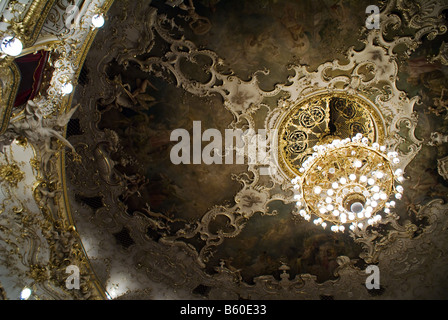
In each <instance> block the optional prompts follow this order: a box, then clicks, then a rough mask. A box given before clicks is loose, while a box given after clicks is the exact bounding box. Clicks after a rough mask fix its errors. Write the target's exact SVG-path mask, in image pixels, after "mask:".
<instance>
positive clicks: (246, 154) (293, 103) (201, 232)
mask: <svg viewBox="0 0 448 320" xmlns="http://www.w3.org/2000/svg"><path fill="white" fill-rule="evenodd" d="M37 2H38V1H36V3H37ZM33 3H34V2H33ZM369 5H372V3H368V2H366V1H350V0H344V1H317V2H316V1H300V2H297V1H288V0H279V1H261V0H259V1H258V0H257V1H233V0H231V1H208V0H207V1H205V0H198V1H193V0H188V1H182V0H179V1H170V0H168V1H166V2H165V1H127V0H116V1H99V0H95V1H84V2H79V3H77V2H76V1H75V2H74V3H72V2H70V1H55V2H54V4H53V5H52V6H51V7H50V8H46V7H42V10H44V9H45V8H46V9H45V10H48V11H46V12H47V13H48V12H49V14H48V17H47V18H46V20H45V22H42V24H41V29H40V33H39V34H40V35H39V36H38V37H37V39H38V40H37V42H36V43H35V44H34V45H33V46H34V47H33V48H32V49H29V48H28V49H27V48H25V51H26V50H36V48H38V49H43V50H45V51H46V52H48V61H47V63H46V65H45V67H44V70H43V75H42V80H41V82H40V89H39V93H38V94H37V95H36V96H35V97H34V98H33V100H29V101H28V102H27V103H25V104H21V105H18V106H14V107H11V112H10V114H9V116H8V117H7V118H5V119H6V120H5V121H7V122H5V123H7V126H6V127H5V128H6V129H5V131H4V133H3V134H2V135H1V136H0V141H1V142H0V144H1V146H2V150H3V152H2V154H1V155H2V158H1V161H2V163H1V167H0V168H2V169H1V170H0V178H1V179H0V183H1V186H2V194H3V197H2V202H1V203H2V205H1V207H0V209H1V210H2V211H1V213H0V217H1V218H2V219H1V220H0V223H1V226H2V227H1V228H0V237H1V239H5V243H7V248H6V247H5V249H4V250H3V249H2V251H1V254H0V257H1V258H0V259H1V261H2V264H3V265H4V266H3V267H2V269H1V273H0V285H1V287H0V288H3V289H2V292H6V293H5V294H2V296H5V297H6V298H8V299H15V298H16V297H19V296H20V292H21V290H23V288H24V287H26V288H30V289H31V291H32V294H31V297H38V298H40V299H50V298H51V299H241V298H242V299H322V297H325V298H328V299H397V298H399V299H400V298H405V299H421V298H425V299H426V298H436V299H440V298H443V297H444V294H445V292H446V289H447V287H448V279H447V278H446V275H445V272H444V271H446V266H445V265H444V262H443V257H444V256H445V254H446V253H447V251H448V248H447V243H448V241H447V240H448V239H447V236H448V234H447V232H446V225H447V216H446V213H447V207H446V203H445V201H446V200H447V199H446V194H447V189H448V183H447V181H446V179H447V178H446V177H447V176H448V174H447V172H448V171H447V169H446V167H447V165H446V164H447V163H448V160H446V158H447V153H448V149H447V143H446V142H447V139H446V136H447V135H448V132H447V129H446V127H447V123H446V122H447V117H446V99H447V95H448V93H447V92H446V90H445V88H446V84H447V74H448V73H447V68H448V64H447V59H446V41H447V40H446V34H447V23H448V18H447V17H448V5H447V4H446V3H445V2H443V1H438V0H433V1H421V2H418V4H417V3H414V2H412V3H411V2H406V1H399V0H390V1H381V2H379V3H378V4H377V8H378V10H379V15H378V16H375V18H378V19H379V24H378V28H368V27H367V20H366V19H367V18H368V17H369V13H368V12H366V8H367V7H368V6H369ZM70 6H79V8H78V9H79V12H81V14H80V16H79V21H78V22H77V23H76V24H73V25H72V24H71V23H70V24H67V23H66V22H67V20H66V19H68V18H69V17H70V15H71V13H72V9H73V7H70ZM8 10H9V9H8ZM36 10H37V9H36ZM5 12H6V11H5ZM95 15H104V16H105V18H106V19H105V25H104V26H103V27H101V28H98V27H95V26H94V25H93V24H92V19H93V17H94V16H95ZM27 45H28V44H27V43H25V47H26V46H27ZM8 59H9V60H8ZM4 61H5V62H3V63H4V66H3V67H2V69H1V72H2V73H1V76H2V94H4V95H6V94H9V92H15V91H17V89H16V88H15V86H14V85H13V84H8V85H6V84H7V83H8V81H11V79H14V76H15V75H16V73H15V72H16V71H17V69H16V68H15V67H14V60H13V58H11V57H9V56H8V57H5V60H4ZM19 74H20V72H19ZM16 78H20V76H19V77H16ZM4 79H5V80H4ZM8 79H9V80H8ZM16 86H17V84H16ZM64 93H65V94H64ZM2 99H3V97H2ZM5 101H6V100H5ZM173 132H175V133H178V135H177V138H178V139H177V140H175V138H173V136H174V134H173ZM357 134H358V135H362V136H363V137H364V139H365V140H366V141H365V143H366V144H367V143H369V144H371V145H372V146H375V145H377V146H378V150H379V149H380V148H381V150H382V151H384V153H385V154H388V156H386V157H385V158H387V157H389V158H387V159H386V160H385V161H389V160H390V163H391V166H393V171H392V174H393V172H395V173H397V172H399V173H397V174H396V175H395V177H396V178H398V179H399V181H400V185H399V186H398V187H396V190H397V191H396V193H395V195H393V194H392V197H394V196H395V197H396V198H392V199H394V200H393V201H389V200H388V202H386V201H378V203H380V204H381V206H383V205H385V206H386V207H384V208H379V209H381V210H379V211H378V212H379V213H378V215H379V218H378V219H375V221H374V223H373V220H368V219H367V218H366V219H365V220H362V219H364V215H363V214H364V213H365V211H363V210H364V208H365V207H367V206H368V203H367V200H368V201H369V203H370V199H371V197H370V195H369V196H367V195H362V194H361V192H358V194H359V196H358V197H357V198H356V197H355V198H356V199H358V200H357V201H358V202H356V201H355V202H356V205H358V207H359V206H361V209H359V211H356V212H355V211H353V212H352V213H354V214H357V218H356V219H355V218H353V219H352V220H353V221H354V220H356V221H357V222H363V223H356V224H353V227H352V228H348V225H347V228H339V227H340V226H338V228H336V229H334V228H330V225H328V226H327V222H329V221H336V218H334V217H332V216H330V217H329V218H328V219H327V220H325V214H328V215H331V214H333V215H334V216H337V215H338V214H339V212H337V213H336V211H337V210H333V209H334V208H331V209H328V210H329V211H332V212H329V213H325V212H324V211H325V210H324V211H322V217H323V218H324V220H325V221H320V220H319V219H314V218H316V217H314V218H313V219H314V220H313V219H310V217H311V216H307V215H306V214H305V213H303V212H302V211H301V210H300V209H301V207H300V206H299V203H300V202H301V201H302V199H309V198H310V197H309V194H301V193H300V192H301V190H309V191H307V192H309V193H312V192H313V191H311V190H316V189H315V188H314V185H311V186H309V185H307V186H306V188H305V186H304V185H303V186H302V185H301V184H302V183H307V184H310V183H311V184H312V183H313V181H312V179H308V180H307V179H305V178H303V177H302V173H303V172H302V171H300V169H301V168H302V166H303V165H304V164H305V165H306V164H309V163H311V162H312V161H314V160H313V159H314V158H315V157H316V156H317V152H318V150H320V148H321V146H322V145H327V144H328V145H330V146H335V145H336V144H334V143H333V144H332V142H334V141H335V140H337V141H345V140H346V139H348V140H350V139H354V137H357ZM359 140H360V139H359ZM350 141H351V140H350ZM353 141H354V140H353ZM362 141H364V140H362ZM358 142H359V143H361V141H358ZM358 142H357V143H358ZM362 143H364V142H362ZM372 148H373V147H372ZM383 148H384V149H383ZM173 150H176V152H177V151H179V154H178V156H179V157H180V158H182V159H184V157H187V158H188V161H186V162H181V163H178V162H176V163H174V161H173V159H172V154H173ZM319 152H320V151H319ZM181 153H182V154H181ZM328 154H329V153H328ZM339 154H342V153H339ZM229 155H230V157H228V156H229ZM351 156H353V157H356V156H359V154H352V155H351ZM205 159H208V160H207V161H209V162H212V163H211V164H210V163H207V161H206V160H205ZM237 159H238V161H237ZM350 159H351V158H350ZM350 159H349V157H347V160H346V161H345V162H343V161H340V162H339V163H344V166H345V167H346V170H348V168H349V167H350V166H351V160H350ZM375 159H377V158H375ZM375 159H374V158H373V157H371V158H370V159H369V158H368V157H367V160H366V161H367V163H362V162H360V164H359V167H362V170H363V171H362V172H369V171H372V170H371V169H369V168H370V167H368V166H369V160H370V161H371V162H373V161H374V160H375ZM378 159H379V158H378ZM355 162H356V160H355ZM379 162H381V161H379ZM380 165H381V164H380ZM324 167H325V165H324ZM355 167H357V165H355ZM366 168H367V169H366ZM336 169H338V168H336ZM339 169H340V168H339ZM319 170H320V169H319ZM344 170H345V169H344ZM354 170H356V168H355V169H354ZM333 171H334V170H333ZM359 172H361V171H359ZM374 173H375V174H376V176H378V177H379V175H380V174H379V173H378V170H376V171H375V172H374ZM380 173H381V172H380ZM332 174H334V172H332V171H329V172H324V173H323V176H322V177H324V178H325V179H324V178H322V180H325V181H327V180H328V181H330V179H331V177H332ZM318 176H319V175H316V176H315V177H318ZM347 177H348V176H347ZM313 179H314V178H313ZM350 179H352V178H351V177H350ZM354 179H357V178H356V177H354V178H353V180H354ZM378 179H380V178H378ZM372 181H373V180H372ZM378 181H379V180H378ZM337 183H339V184H343V182H340V181H339V180H338V181H337ZM344 183H345V182H344ZM365 183H366V185H367V184H370V180H369V182H367V178H366V182H365ZM371 185H372V186H373V185H374V182H372V183H371ZM333 186H334V183H333ZM338 188H339V187H338V186H335V187H333V189H334V190H339V189H338ZM394 188H395V187H394ZM19 189H20V192H14V190H19ZM333 189H330V190H328V191H326V193H328V195H325V197H327V199H328V198H329V197H330V196H332V194H333V193H334V190H333ZM389 189H390V188H389ZM340 190H341V192H342V189H340ZM390 190H392V189H390ZM394 190H395V189H394ZM365 191H366V192H367V190H365ZM390 192H392V191H390ZM319 193H320V190H319V192H316V194H319ZM374 196H375V195H373V197H372V199H374ZM325 197H324V198H322V199H325ZM378 197H380V195H379V194H378ZM384 197H385V198H384V200H385V199H386V195H384ZM347 198H349V197H346V198H344V199H347ZM353 199H354V198H353ZM344 201H345V200H344ZM372 201H373V200H372ZM352 202H353V201H352ZM352 202H350V204H353V203H352ZM392 202H393V205H392ZM317 203H318V201H316V204H317ZM327 204H330V200H328V201H327ZM308 205H309V204H308ZM356 205H355V206H352V207H353V208H355V207H356ZM375 205H377V204H376V202H375ZM327 208H328V206H327ZM304 209H305V210H309V211H310V212H313V210H315V212H316V210H317V209H316V208H310V207H308V208H304ZM347 210H351V209H347ZM353 210H355V209H353ZM357 210H358V209H357ZM360 212H362V214H361V215H360ZM319 217H320V215H319ZM358 218H359V220H358ZM361 218H362V219H361ZM350 219H351V218H350ZM11 221H14V223H15V224H14V225H15V226H14V227H10V224H11ZM368 221H370V222H372V223H367V222H368ZM313 222H314V223H313ZM23 230H27V233H26V235H24V233H23ZM333 231H335V232H333ZM14 239H16V240H14ZM29 239H33V240H29ZM30 242H32V243H34V244H33V245H30V244H29V243H30ZM14 248H16V249H14ZM17 248H20V250H21V252H25V253H26V257H25V258H23V259H22V257H20V256H19V255H15V254H13V252H14V250H18V249H17ZM40 248H41V249H40ZM8 261H9V262H8ZM72 266H75V267H77V268H78V269H76V268H75V271H76V270H79V272H80V279H81V281H80V283H81V289H78V290H72V289H69V287H68V286H66V282H65V280H66V279H67V277H68V272H67V270H73V269H70V268H72ZM369 266H370V268H371V266H375V267H378V270H380V271H381V286H380V287H379V288H376V289H375V288H373V289H372V288H370V289H369V288H368V286H366V279H367V277H368V270H370V269H368V267H369ZM69 267H70V268H69ZM67 268H69V269H67ZM423 284H424V285H423ZM410 288H411V289H410Z"/></svg>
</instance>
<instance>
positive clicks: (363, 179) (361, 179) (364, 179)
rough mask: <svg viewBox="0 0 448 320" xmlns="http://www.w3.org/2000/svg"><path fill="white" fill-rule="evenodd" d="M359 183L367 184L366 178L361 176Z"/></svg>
mask: <svg viewBox="0 0 448 320" xmlns="http://www.w3.org/2000/svg"><path fill="white" fill-rule="evenodd" d="M359 181H361V182H367V177H366V176H361V177H360V178H359Z"/></svg>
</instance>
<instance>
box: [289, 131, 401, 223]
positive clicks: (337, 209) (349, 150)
mask: <svg viewBox="0 0 448 320" xmlns="http://www.w3.org/2000/svg"><path fill="white" fill-rule="evenodd" d="M313 151H314V153H313V154H312V155H311V156H309V157H308V158H307V159H306V160H305V161H304V162H303V163H302V166H301V168H300V169H299V172H300V173H301V175H300V176H296V177H295V178H294V179H292V181H291V182H292V184H293V187H294V190H295V191H296V192H297V193H296V194H295V196H294V199H295V200H297V202H296V206H297V208H298V210H297V212H298V214H299V215H300V216H302V217H303V218H304V219H305V220H307V221H310V220H311V217H313V216H315V217H316V218H315V219H314V220H313V223H314V224H316V225H321V226H322V227H323V228H324V229H325V228H326V227H327V226H330V230H332V231H334V232H343V231H344V230H345V228H346V227H345V225H346V224H350V226H349V228H350V229H351V230H355V228H360V229H362V228H363V227H364V226H368V225H374V224H376V223H378V222H379V221H380V220H381V219H382V215H381V213H380V212H381V211H383V212H384V213H385V214H389V213H390V208H393V207H394V206H395V201H394V200H389V199H391V198H393V199H401V197H402V194H403V191H404V190H403V187H402V186H401V185H400V182H402V181H403V170H402V169H400V168H395V166H397V165H398V164H399V162H400V159H399V158H398V153H397V152H388V153H385V151H386V147H385V146H380V145H379V144H378V143H373V144H370V142H369V139H368V138H366V137H363V136H362V134H360V133H358V134H356V135H355V136H354V137H353V138H351V139H350V138H346V139H343V140H341V139H334V140H333V141H332V142H331V143H328V144H325V145H316V146H314V147H313Z"/></svg>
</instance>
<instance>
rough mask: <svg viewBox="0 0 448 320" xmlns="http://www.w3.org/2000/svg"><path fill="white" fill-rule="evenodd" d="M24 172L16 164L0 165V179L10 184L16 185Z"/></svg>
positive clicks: (23, 175)
mask: <svg viewBox="0 0 448 320" xmlns="http://www.w3.org/2000/svg"><path fill="white" fill-rule="evenodd" d="M24 177H25V173H24V172H23V171H22V170H20V168H19V166H18V165H16V164H5V165H0V181H6V182H7V183H8V184H9V185H10V186H13V187H17V184H18V183H19V182H20V181H22V180H23V178H24Z"/></svg>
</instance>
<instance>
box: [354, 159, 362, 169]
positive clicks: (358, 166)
mask: <svg viewBox="0 0 448 320" xmlns="http://www.w3.org/2000/svg"><path fill="white" fill-rule="evenodd" d="M353 165H354V166H355V168H361V167H362V161H361V160H355V161H354V162H353Z"/></svg>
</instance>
